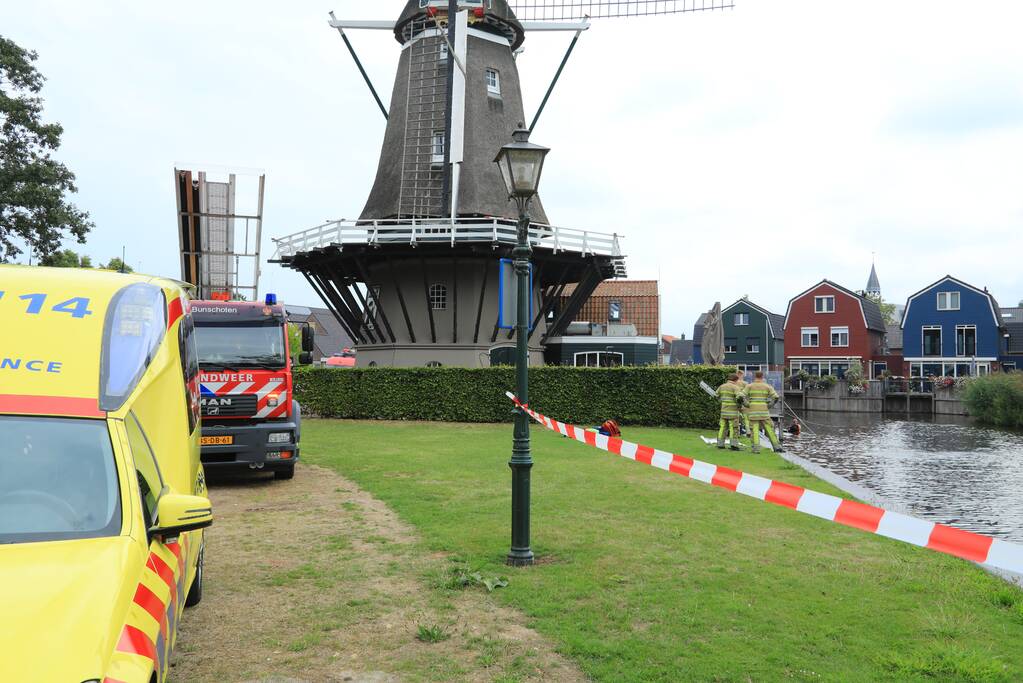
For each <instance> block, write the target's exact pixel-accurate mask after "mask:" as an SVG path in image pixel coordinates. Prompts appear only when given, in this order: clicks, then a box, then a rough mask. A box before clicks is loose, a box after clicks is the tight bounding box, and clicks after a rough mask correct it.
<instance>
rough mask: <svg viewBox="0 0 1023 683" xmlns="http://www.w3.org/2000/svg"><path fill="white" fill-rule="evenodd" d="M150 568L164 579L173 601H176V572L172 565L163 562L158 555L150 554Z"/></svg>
mask: <svg viewBox="0 0 1023 683" xmlns="http://www.w3.org/2000/svg"><path fill="white" fill-rule="evenodd" d="M148 564H149V568H150V569H152V570H153V571H154V572H156V575H157V576H159V577H160V578H161V579H163V582H164V583H165V584H167V588H170V594H171V600H172V601H173V600H174V594H175V588H176V585H175V583H174V570H173V569H171V568H170V565H169V564H167V563H166V562H164V561H163V559H162V558H161V557H160V556H159V555H157V554H156V553H149V563H148Z"/></svg>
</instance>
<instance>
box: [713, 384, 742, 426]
mask: <svg viewBox="0 0 1023 683" xmlns="http://www.w3.org/2000/svg"><path fill="white" fill-rule="evenodd" d="M739 391H740V389H739V387H738V386H736V384H735V383H734V382H725V383H724V384H722V385H721V386H719V387H718V400H720V401H721V417H723V418H726V419H732V418H736V417H739V404H738V403H736V401H735V396H736V394H738V393H739Z"/></svg>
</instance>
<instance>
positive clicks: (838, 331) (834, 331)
mask: <svg viewBox="0 0 1023 683" xmlns="http://www.w3.org/2000/svg"><path fill="white" fill-rule="evenodd" d="M842 334H844V335H845V343H844V344H836V343H835V335H842ZM839 341H841V337H839ZM831 347H832V348H836V349H847V348H849V327H848V326H846V325H842V326H840V327H832V328H831Z"/></svg>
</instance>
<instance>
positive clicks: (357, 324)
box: [319, 272, 370, 344]
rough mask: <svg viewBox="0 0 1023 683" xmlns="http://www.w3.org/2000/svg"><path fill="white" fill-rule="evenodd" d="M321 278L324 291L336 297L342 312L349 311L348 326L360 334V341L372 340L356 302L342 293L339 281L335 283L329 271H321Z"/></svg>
mask: <svg viewBox="0 0 1023 683" xmlns="http://www.w3.org/2000/svg"><path fill="white" fill-rule="evenodd" d="M319 278H320V280H319V282H320V286H321V287H323V289H324V291H326V292H327V293H328V294H330V295H332V296H333V297H334V298H335V303H336V304H337V305H338V308H339V310H340V311H341V313H342V314H345V313H347V316H348V326H349V327H350V328H351V329H352V330H353V331H354V332H355V333H356V334H357V335H358V336H359V340H360V343H362V344H365V343H366V342H367V341H370V339H369V337H367V336H366V333H365V332H364V330H363V327H364V326H363V324H362V317H361V315H360V314H359V313H358V312H357V311H356V308H355V302H354V301H350V300H349V299H346V298H345V297H343V296H342V295H341V293H342V291H344V290H343V289H342V288H340V287H338V286H337V283H335V281H334V280H333V279H332V278H331V277H330V276H329V274H328V273H326V272H322V273H320V275H319Z"/></svg>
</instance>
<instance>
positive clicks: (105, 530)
mask: <svg viewBox="0 0 1023 683" xmlns="http://www.w3.org/2000/svg"><path fill="white" fill-rule="evenodd" d="M0 443H3V444H4V448H3V449H0V543H34V542H39V541H60V540H66V539H72V538H95V537H98V536H113V535H116V534H118V533H119V532H120V530H121V495H120V488H119V487H118V484H117V467H116V464H115V463H114V452H113V449H112V448H111V446H110V436H109V434H108V433H107V425H106V422H103V421H101V420H74V419H58V418H42V417H13V416H0Z"/></svg>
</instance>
